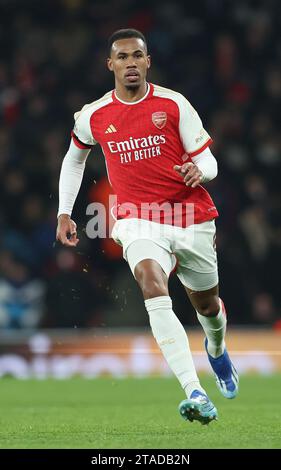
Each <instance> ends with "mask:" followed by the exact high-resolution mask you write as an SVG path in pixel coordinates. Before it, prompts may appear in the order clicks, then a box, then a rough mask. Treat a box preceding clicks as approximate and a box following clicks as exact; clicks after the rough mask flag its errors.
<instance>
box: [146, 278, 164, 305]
mask: <svg viewBox="0 0 281 470" xmlns="http://www.w3.org/2000/svg"><path fill="white" fill-rule="evenodd" d="M141 289H142V293H143V297H144V299H145V300H147V299H152V298H153V297H160V296H161V295H169V293H168V288H167V286H166V285H165V283H164V282H163V280H162V279H153V280H150V281H148V282H144V283H143V284H142V285H141Z"/></svg>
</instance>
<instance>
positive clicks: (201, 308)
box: [196, 296, 220, 317]
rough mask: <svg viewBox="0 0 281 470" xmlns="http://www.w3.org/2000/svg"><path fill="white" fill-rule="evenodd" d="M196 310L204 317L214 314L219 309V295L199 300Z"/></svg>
mask: <svg viewBox="0 0 281 470" xmlns="http://www.w3.org/2000/svg"><path fill="white" fill-rule="evenodd" d="M196 310H197V312H198V313H200V315H203V316H205V317H214V316H216V315H217V314H218V313H219V310H220V303H219V297H217V296H214V297H212V298H211V299H208V300H206V301H204V302H200V303H199V305H197V308H196Z"/></svg>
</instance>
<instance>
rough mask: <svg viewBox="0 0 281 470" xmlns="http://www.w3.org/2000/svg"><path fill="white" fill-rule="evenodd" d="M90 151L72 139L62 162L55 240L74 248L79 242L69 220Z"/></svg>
mask: <svg viewBox="0 0 281 470" xmlns="http://www.w3.org/2000/svg"><path fill="white" fill-rule="evenodd" d="M90 151H91V149H88V148H86V149H84V148H79V147H77V145H76V144H75V140H74V138H72V139H71V142H70V146H69V149H68V152H67V153H66V155H65V157H64V159H63V162H62V166H61V172H60V180H59V210H58V226H57V235H56V238H57V240H59V241H60V242H61V243H62V244H63V245H66V246H76V245H77V244H78V242H79V239H78V238H77V232H76V223H75V222H74V221H73V220H72V219H71V213H72V210H73V206H74V203H75V200H76V197H77V195H78V192H79V189H80V186H81V183H82V178H83V174H84V170H85V163H86V160H87V157H88V155H89V153H90Z"/></svg>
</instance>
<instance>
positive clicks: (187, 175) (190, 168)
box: [174, 162, 203, 188]
mask: <svg viewBox="0 0 281 470" xmlns="http://www.w3.org/2000/svg"><path fill="white" fill-rule="evenodd" d="M174 170H176V172H177V173H178V174H179V175H180V176H182V177H183V180H184V182H185V184H186V186H191V187H192V188H196V186H198V184H200V183H201V182H202V179H203V173H202V171H200V170H199V168H198V166H197V165H195V164H194V163H191V162H187V163H184V164H183V165H175V166H174Z"/></svg>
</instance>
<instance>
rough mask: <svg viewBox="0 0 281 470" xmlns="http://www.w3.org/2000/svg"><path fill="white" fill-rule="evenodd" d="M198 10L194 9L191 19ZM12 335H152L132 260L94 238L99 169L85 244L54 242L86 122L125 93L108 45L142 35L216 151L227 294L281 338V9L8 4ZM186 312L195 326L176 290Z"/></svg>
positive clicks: (3, 62)
mask: <svg viewBox="0 0 281 470" xmlns="http://www.w3.org/2000/svg"><path fill="white" fill-rule="evenodd" d="M189 3H192V4H193V6H192V9H191V8H190V6H189ZM0 8H1V15H0V16H1V19H2V24H1V28H0V51H1V53H0V119H1V126H0V175H1V192H0V201H1V214H0V246H1V248H0V327H1V328H3V329H4V328H25V327H29V328H37V327H52V328H53V327H72V328H76V327H83V326H129V327H130V326H142V325H147V315H146V313H145V309H144V306H143V301H142V297H141V295H140V292H139V290H138V287H137V286H136V285H135V281H134V280H133V277H132V275H131V273H130V270H129V268H128V267H127V265H126V264H125V262H124V261H123V259H122V255H121V252H120V249H119V247H117V246H116V245H114V243H113V242H112V241H111V240H110V239H106V240H90V239H89V238H88V237H87V236H86V233H85V226H86V224H87V221H88V220H89V216H87V215H86V207H87V205H88V204H89V203H90V202H91V201H95V200H99V201H105V200H106V199H107V196H108V194H109V192H110V188H109V186H108V183H107V180H106V171H105V165H104V159H103V156H102V153H101V151H100V149H99V148H95V149H94V150H93V151H92V153H91V155H90V157H89V159H88V163H87V169H86V172H85V176H84V181H83V185H82V188H81V191H80V194H79V197H78V199H77V203H76V206H75V210H74V214H73V218H74V220H76V222H77V224H78V227H79V233H80V244H79V245H78V247H77V249H76V250H73V251H72V250H67V249H65V248H63V247H61V246H58V245H57V244H55V243H54V240H55V229H56V212H57V206H58V178H59V172H60V166H61V162H62V159H63V157H64V155H65V153H66V151H67V148H68V145H69V140H70V131H71V129H72V127H73V113H74V112H75V111H77V110H79V109H80V108H81V107H82V106H83V105H84V104H85V103H89V102H91V101H94V100H95V99H98V98H99V97H101V96H102V95H103V94H104V93H105V92H107V91H108V90H110V89H112V88H113V87H114V83H113V76H112V75H111V74H110V73H109V72H108V71H107V69H106V67H105V60H106V56H107V53H106V41H107V38H108V36H109V35H110V34H111V33H112V32H113V31H115V30H116V29H119V28H122V27H135V28H137V29H140V30H141V31H142V32H143V33H144V34H145V35H146V37H147V40H148V44H149V51H150V53H151V55H152V63H153V66H152V69H151V72H150V74H149V80H150V81H151V82H154V83H158V84H160V85H162V86H166V87H169V88H173V89H175V90H177V91H180V92H181V93H183V94H184V95H185V96H186V97H187V98H188V99H189V100H190V101H191V103H192V104H193V106H194V107H195V108H196V109H197V110H198V112H199V114H200V115H201V117H202V119H203V121H204V124H205V127H206V129H207V130H208V132H209V133H210V134H211V136H212V137H213V139H214V144H213V147H212V151H213V153H214V155H215V156H216V157H217V159H218V162H219V176H218V177H217V178H216V180H214V181H213V182H211V183H209V184H208V190H209V191H210V193H211V195H212V196H213V198H214V200H215V203H216V205H217V207H218V209H219V212H220V218H219V219H218V221H217V228H218V234H217V250H218V257H219V266H220V283H221V295H222V297H223V298H224V300H225V304H226V306H227V308H228V310H229V322H230V323H232V324H256V325H270V326H272V327H275V328H278V327H280V322H281V320H280V309H281V299H280V281H279V280H280V266H281V250H280V248H281V189H280V169H281V138H280V122H281V120H280V110H281V68H280V64H281V40H280V27H281V25H280V19H281V14H280V13H281V11H280V2H278V0H276V1H274V0H266V1H265V0H264V1H244V0H243V1H242V0H236V1H235V2H230V1H227V0H226V1H224V0H221V1H220V0H209V1H208V0H206V1H198V2H185V1H177V2H169V1H165V0H164V1H162V0H161V1H160V0H155V1H153V2H151V1H146V0H144V1H142V2H137V1H135V0H133V1H130V0H106V1H83V0H48V1H45V2H44V1H43V2H38V1H36V0H34V1H31V0H26V1H25V2H22V1H20V0H18V1H15V0H9V1H8V0H6V1H5V0H0ZM171 295H172V297H173V299H174V307H175V311H176V312H177V313H178V315H179V317H180V319H181V320H182V321H183V322H184V323H185V324H187V325H188V324H189V325H193V324H196V318H195V315H194V313H193V311H192V308H191V307H190V306H189V304H188V301H187V299H186V298H185V294H184V292H183V289H182V288H181V286H180V285H179V284H178V282H177V280H176V279H175V278H173V279H171Z"/></svg>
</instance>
